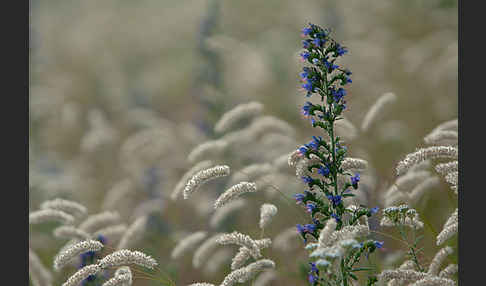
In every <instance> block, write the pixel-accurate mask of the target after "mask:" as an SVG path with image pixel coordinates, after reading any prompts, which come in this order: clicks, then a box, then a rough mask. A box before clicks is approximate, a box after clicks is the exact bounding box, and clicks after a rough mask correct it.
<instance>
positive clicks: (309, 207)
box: [305, 203, 316, 213]
mask: <svg viewBox="0 0 486 286" xmlns="http://www.w3.org/2000/svg"><path fill="white" fill-rule="evenodd" d="M305 207H306V209H307V211H308V212H310V213H312V212H313V211H314V209H315V208H316V205H315V204H313V203H307V205H306V206H305Z"/></svg>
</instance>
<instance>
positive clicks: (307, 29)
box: [302, 27, 312, 36]
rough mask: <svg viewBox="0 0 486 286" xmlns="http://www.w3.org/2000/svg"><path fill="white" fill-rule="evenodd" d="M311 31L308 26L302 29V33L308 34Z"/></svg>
mask: <svg viewBox="0 0 486 286" xmlns="http://www.w3.org/2000/svg"><path fill="white" fill-rule="evenodd" d="M311 32H312V29H311V28H309V27H305V28H303V29H302V35H304V36H308V35H309V34H310V33H311Z"/></svg>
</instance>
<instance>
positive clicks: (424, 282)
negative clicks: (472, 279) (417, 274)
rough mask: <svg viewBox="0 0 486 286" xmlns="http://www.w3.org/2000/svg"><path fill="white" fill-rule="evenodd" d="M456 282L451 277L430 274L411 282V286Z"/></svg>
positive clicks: (449, 285) (436, 285)
mask: <svg viewBox="0 0 486 286" xmlns="http://www.w3.org/2000/svg"><path fill="white" fill-rule="evenodd" d="M454 285H456V282H454V280H451V279H447V278H442V277H434V276H428V277H425V278H423V279H420V280H419V281H417V282H415V283H413V284H410V286H454Z"/></svg>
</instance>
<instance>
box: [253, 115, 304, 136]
mask: <svg viewBox="0 0 486 286" xmlns="http://www.w3.org/2000/svg"><path fill="white" fill-rule="evenodd" d="M269 133H280V134H285V135H287V136H293V135H294V133H295V131H294V128H293V127H292V126H290V125H289V124H288V123H287V122H285V121H283V120H280V119H278V118H276V117H274V116H261V117H257V118H255V120H253V121H252V123H251V124H250V126H249V127H248V135H249V137H248V138H244V140H256V139H259V138H260V137H261V136H263V135H266V134H269Z"/></svg>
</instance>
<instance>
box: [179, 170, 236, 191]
mask: <svg viewBox="0 0 486 286" xmlns="http://www.w3.org/2000/svg"><path fill="white" fill-rule="evenodd" d="M229 174H230V167H229V166H226V165H218V166H215V167H212V168H209V169H204V170H201V171H199V172H197V173H196V174H195V175H194V176H192V177H191V179H190V180H189V181H188V182H187V184H186V186H185V187H184V199H185V200H187V199H188V198H189V196H190V195H191V194H192V193H194V192H195V191H197V190H198V189H199V187H200V186H202V185H203V184H205V183H207V182H209V181H211V180H213V179H216V178H219V177H225V176H229Z"/></svg>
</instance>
